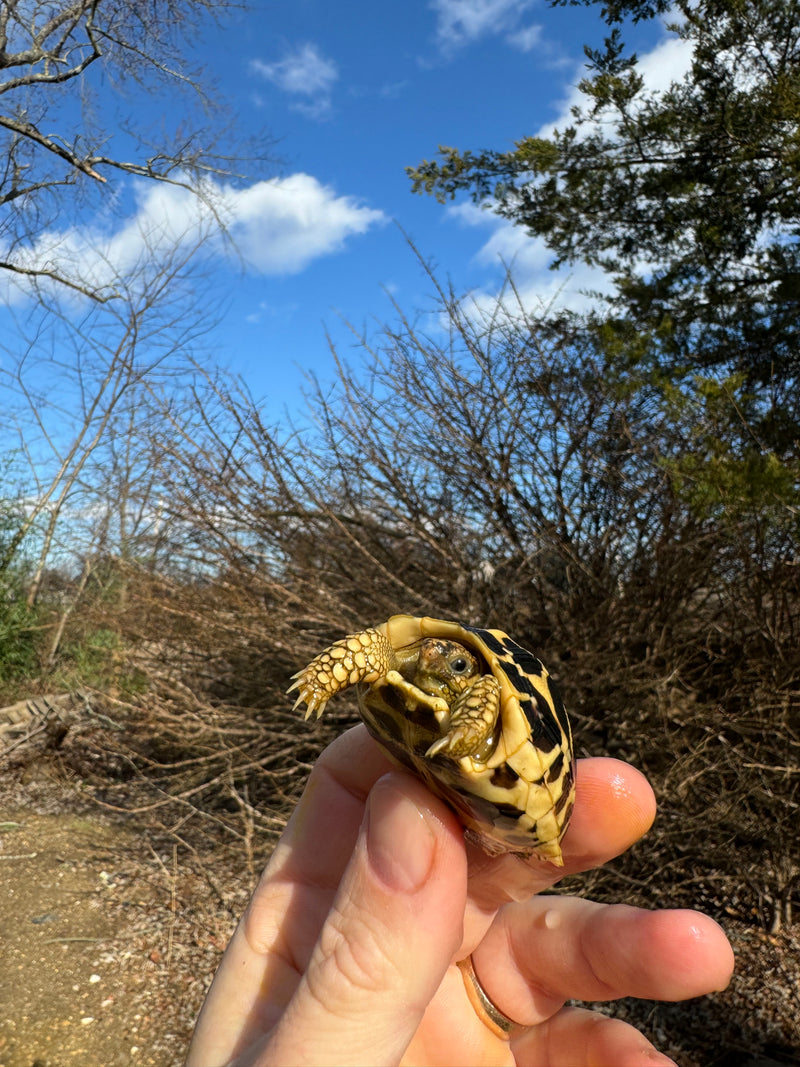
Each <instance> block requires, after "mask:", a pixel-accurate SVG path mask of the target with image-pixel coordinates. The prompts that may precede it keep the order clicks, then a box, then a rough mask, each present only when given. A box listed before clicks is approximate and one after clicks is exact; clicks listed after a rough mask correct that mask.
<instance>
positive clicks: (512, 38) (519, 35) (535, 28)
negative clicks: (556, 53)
mask: <svg viewBox="0 0 800 1067" xmlns="http://www.w3.org/2000/svg"><path fill="white" fill-rule="evenodd" d="M506 40H507V41H508V43H509V44H510V45H511V46H512V47H513V48H516V49H518V51H520V52H532V51H533V50H534V48H536V47H537V46H538V45H540V44H541V43H542V27H541V26H540V25H539V24H538V23H532V24H531V25H530V26H523V27H522V28H521V29H519V30H515V31H514V32H513V33H510V34H509V35H508V37H507V38H506Z"/></svg>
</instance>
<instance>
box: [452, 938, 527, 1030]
mask: <svg viewBox="0 0 800 1067" xmlns="http://www.w3.org/2000/svg"><path fill="white" fill-rule="evenodd" d="M457 966H458V969H459V970H460V971H461V976H462V978H463V979H464V987H465V989H466V991H467V996H468V997H469V1002H470V1004H471V1005H472V1007H473V1009H474V1011H475V1014H476V1015H477V1016H478V1018H479V1019H480V1021H481V1022H482V1023H483V1025H484V1026H487V1027H488V1028H489V1029H490V1030H491V1031H492V1033H493V1034H494V1035H495V1037H500V1038H502V1039H503V1040H504V1041H508V1040H509V1038H510V1037H511V1031H512V1030H517V1029H519V1028H520V1026H521V1023H516V1022H514V1020H513V1019H509V1017H508V1016H507V1015H506V1014H505V1013H504V1012H502V1011H500V1009H499V1008H498V1006H497V1005H496V1004H495V1002H494V1001H493V1000H492V998H491V997H490V996H489V994H488V993H487V992H486V990H485V989H484V988H483V986H482V985H481V983H480V981H479V979H478V976H477V974H475V968H474V966H473V964H472V956H467V958H466V959H465V960H459V961H458V964H457Z"/></svg>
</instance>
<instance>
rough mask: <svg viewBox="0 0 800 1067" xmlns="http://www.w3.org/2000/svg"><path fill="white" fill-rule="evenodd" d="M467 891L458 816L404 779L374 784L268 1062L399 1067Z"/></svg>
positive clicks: (452, 941)
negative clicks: (350, 857) (354, 842)
mask: <svg viewBox="0 0 800 1067" xmlns="http://www.w3.org/2000/svg"><path fill="white" fill-rule="evenodd" d="M466 891H467V866H466V857H465V853H464V844H463V835H462V831H461V830H460V828H459V827H458V824H457V823H456V821H455V819H454V817H453V815H452V814H451V813H450V812H449V811H448V809H447V808H445V806H444V805H443V804H441V802H440V801H438V800H436V799H435V798H434V797H433V796H431V794H430V793H429V792H428V791H427V790H426V789H425V787H424V786H423V785H422V783H420V782H418V781H417V780H416V779H414V778H412V777H411V776H410V775H407V774H401V773H391V774H387V775H385V776H384V777H383V778H380V779H379V780H378V781H377V782H376V783H375V785H374V786H373V788H372V790H371V792H370V795H369V798H368V801H367V807H366V814H365V816H364V821H363V823H362V825H361V829H360V833H359V837H358V841H357V843H356V847H355V850H354V852H353V856H352V859H351V861H350V864H349V866H348V868H347V870H346V871H345V873H344V876H343V878H342V881H341V884H340V886H339V890H338V893H337V895H336V898H335V900H334V903H333V906H332V908H331V911H330V913H329V915H328V918H327V920H326V922H325V924H324V926H323V929H322V932H321V934H320V936H319V940H318V941H317V944H316V946H315V948H314V951H313V953H312V956H311V960H310V963H309V966H308V968H307V970H306V973H305V975H304V976H303V979H302V980H301V982H300V984H299V986H298V987H297V991H296V992H295V995H294V997H293V998H292V1000H291V1002H290V1004H289V1005H288V1007H287V1009H286V1011H285V1013H284V1015H283V1017H282V1018H281V1020H280V1022H279V1023H278V1025H277V1027H276V1028H275V1030H273V1032H272V1035H271V1038H270V1042H269V1051H268V1062H270V1063H276V1064H281V1063H282V1064H286V1063H296V1064H304V1065H311V1064H354V1065H355V1064H373V1065H388V1064H397V1063H399V1062H400V1059H401V1057H402V1055H403V1053H404V1051H405V1049H406V1047H407V1046H408V1044H409V1042H410V1041H411V1039H412V1037H413V1036H414V1034H415V1033H416V1031H417V1028H418V1026H419V1024H420V1022H421V1020H422V1016H423V1014H424V1013H425V1009H426V1008H427V1007H428V1004H429V1003H430V1001H431V999H432V998H433V996H434V994H435V992H436V990H437V989H438V987H439V985H440V983H441V981H442V978H443V977H444V974H445V971H446V970H447V968H448V966H449V964H450V963H451V962H452V959H453V956H454V953H455V952H456V951H457V949H458V946H459V944H460V942H461V935H462V924H463V920H464V907H465V901H466Z"/></svg>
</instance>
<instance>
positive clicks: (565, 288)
mask: <svg viewBox="0 0 800 1067" xmlns="http://www.w3.org/2000/svg"><path fill="white" fill-rule="evenodd" d="M447 212H448V214H449V215H450V216H451V217H452V218H456V219H457V220H458V221H459V222H460V223H461V224H462V225H466V226H475V227H483V228H486V229H488V230H490V234H489V237H488V239H487V240H486V241H484V243H483V245H482V246H481V248H480V249H479V251H478V252H477V253H476V255H475V257H474V260H475V262H477V263H480V264H483V265H485V266H487V267H489V268H492V267H495V268H497V270H498V271H502V272H503V273H505V271H506V270H509V271H510V272H511V275H512V277H513V279H514V284H515V286H516V289H517V293H518V295H519V296H520V298H521V301H522V305H523V307H526V308H529V309H531V310H533V311H535V310H537V309H545V308H549V307H551V306H552V307H558V308H569V309H570V310H572V311H587V310H588V309H589V308H590V307H594V306H596V304H597V300H596V298H595V297H593V296H591V295H589V294H590V293H592V292H610V290H611V286H610V285H609V280H608V277H607V276H606V275H605V274H604V273H603V272H602V271H600V270H599V269H596V268H591V267H587V266H585V265H584V264H582V263H578V264H574V265H573V266H570V267H565V268H563V269H561V270H557V271H553V270H550V268H549V264H550V263H551V261H552V259H553V254H552V252H551V251H550V250H549V249H548V248H547V246H546V245H545V243H544V241H543V240H541V239H540V238H538V237H530V236H529V235H528V234H527V233H526V232H525V230H524V228H523V227H521V226H514V225H513V224H512V223H511V222H508V221H506V220H505V219H501V218H500V217H499V216H497V215H495V214H494V213H493V212H491V211H487V210H484V209H482V208H480V207H478V206H477V205H475V204H467V203H464V204H458V205H455V206H452V207H449V208H448V209H447ZM471 297H472V299H473V301H474V302H475V304H476V306H477V307H479V308H484V309H489V308H491V306H492V305H493V304H494V303H495V302H496V300H497V291H496V289H492V288H490V287H486V286H485V287H483V288H481V289H477V290H475V291H474V292H473V293H472V294H471Z"/></svg>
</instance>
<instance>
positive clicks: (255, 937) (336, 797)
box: [187, 726, 733, 1067]
mask: <svg viewBox="0 0 800 1067" xmlns="http://www.w3.org/2000/svg"><path fill="white" fill-rule="evenodd" d="M654 813H655V800H654V797H653V793H652V790H651V789H650V787H649V785H648V784H647V782H646V780H645V779H644V778H643V777H642V775H641V774H639V772H638V771H635V770H634V769H633V768H632V767H630V766H628V765H627V764H624V763H620V762H618V761H616V760H610V759H590V760H581V761H580V767H579V770H578V778H577V798H576V804H575V811H574V813H573V817H572V822H571V824H570V829H569V832H568V834H567V836H566V837H565V839H564V842H563V851H564V864H565V865H564V867H563V868H555V867H553V866H552V865H551V864H548V863H544V862H541V861H538V860H535V859H534V860H531V861H529V862H522V861H520V860H519V859H518V858H517V857H514V856H503V857H495V858H491V857H488V856H486V855H485V854H484V853H482V852H481V851H480V850H479V849H472V848H471V847H470V846H465V844H464V837H463V832H462V829H461V827H460V825H459V824H458V822H457V820H456V818H455V816H454V815H453V813H452V812H451V811H450V810H449V808H447V807H446V806H445V805H444V804H442V803H441V802H440V801H439V800H437V799H436V798H435V797H434V796H432V795H431V794H430V793H429V792H428V791H427V790H426V789H425V787H424V786H423V785H422V783H421V782H419V781H418V780H417V779H416V778H414V777H412V776H411V775H409V774H406V773H405V772H401V771H398V770H396V769H395V768H394V767H393V765H391V764H390V763H389V762H388V760H387V759H386V757H385V756H384V755H383V754H382V753H381V751H380V749H379V748H378V747H377V745H376V744H375V743H374V742H373V741H372V740H371V738H370V737H369V735H368V734H367V732H366V730H365V729H364V727H363V726H357V727H355V728H354V729H353V730H351V731H349V732H348V733H347V734H345V735H344V736H342V737H340V738H338V739H337V740H336V741H335V742H334V743H333V744H332V745H330V746H329V747H328V748H327V749H326V750H325V752H324V753H323V754H322V756H321V757H320V759H319V760H318V761H317V764H316V766H315V767H314V770H313V772H312V774H311V776H310V778H309V782H308V785H307V787H306V790H305V793H304V794H303V797H302V799H301V800H300V802H299V804H298V805H297V808H296V810H295V812H294V814H293V815H292V818H291V820H290V822H289V825H288V826H287V828H286V831H285V833H284V835H283V837H282V838H281V840H280V841H279V843H278V845H277V847H276V849H275V852H274V854H273V856H272V858H271V860H270V862H269V864H268V866H267V868H266V870H265V872H264V874H263V876H262V878H261V881H260V883H259V885H258V887H257V889H256V891H255V893H254V895H253V898H252V900H251V902H250V905H249V906H248V908H247V911H246V912H245V914H244V916H243V918H242V921H241V922H240V924H239V926H238V928H237V930H236V932H235V934H234V936H233V938H232V940H231V942H230V945H229V946H228V948H227V950H226V952H225V956H224V958H223V960H222V962H221V964H220V967H219V970H218V972H217V974H216V977H215V978H214V982H213V984H212V986H211V989H210V991H209V994H208V997H207V999H206V1003H205V1005H204V1007H203V1010H202V1012H201V1014H200V1018H199V1020H198V1023H197V1028H196V1030H195V1034H194V1038H193V1040H192V1043H191V1046H190V1050H189V1056H188V1060H187V1064H188V1065H189V1067H191V1065H197V1067H212V1065H214V1064H223V1063H225V1064H236V1065H239V1067H256V1065H267V1064H276V1065H285V1064H307V1065H312V1064H381V1065H383V1064H400V1063H403V1064H411V1063H415V1064H474V1063H483V1064H535V1065H537V1067H543V1065H553V1067H556V1065H560V1064H563V1065H568V1067H579V1065H582V1064H586V1065H587V1067H588V1065H589V1064H592V1065H602V1064H609V1065H614V1067H639V1065H644V1064H652V1065H657V1064H669V1063H671V1062H672V1061H671V1060H669V1059H668V1058H667V1057H665V1056H662V1055H661V1054H660V1053H659V1052H657V1050H656V1049H655V1048H653V1046H652V1045H651V1044H650V1043H649V1042H648V1041H647V1040H646V1039H645V1038H644V1037H643V1036H642V1035H641V1034H639V1032H638V1031H637V1030H635V1029H634V1028H633V1027H631V1026H629V1025H628V1024H627V1023H624V1022H621V1021H619V1020H615V1019H609V1018H607V1017H605V1016H603V1015H599V1014H597V1013H595V1012H592V1011H587V1010H585V1009H581V1008H573V1007H565V1006H564V1003H565V1001H566V1000H570V999H577V1000H588V1001H600V1000H612V999H615V998H618V997H622V996H634V997H646V998H648V999H657V1000H682V999H684V998H688V997H694V996H698V995H700V994H702V993H706V992H710V991H712V990H715V989H722V988H724V987H725V986H726V985H727V983H728V981H729V979H730V975H731V972H732V969H733V955H732V952H731V949H730V946H729V945H728V942H727V940H726V938H725V935H724V934H723V932H722V930H721V929H720V928H719V927H718V926H717V925H716V923H714V922H713V921H712V920H711V919H709V918H707V917H706V916H704V915H701V914H699V913H698V912H692V911H655V912H650V911H645V910H642V909H638V908H631V907H627V906H625V905H603V904H596V903H593V902H591V901H586V900H582V899H580V898H577V897H565V896H535V895H534V894H536V893H539V892H540V891H541V890H543V889H546V888H548V887H549V886H551V885H553V884H554V883H555V882H557V881H558V880H559V878H561V877H562V876H563V875H564V874H572V873H575V872H577V871H582V870H588V869H589V868H591V867H596V866H599V865H600V864H602V863H605V862H606V861H607V860H609V859H611V858H612V857H613V856H615V855H618V854H619V853H620V852H623V851H624V850H625V849H626V848H628V847H629V846H630V845H631V844H632V843H633V842H634V841H636V840H637V839H638V838H639V837H640V836H641V835H642V834H643V833H645V832H646V831H647V829H648V827H649V826H650V824H651V822H652V819H653V816H654ZM470 955H471V957H472V960H473V963H474V967H475V971H476V972H477V974H478V975H479V977H480V982H481V985H482V986H483V988H484V989H485V991H486V993H487V994H488V996H489V997H490V998H491V1000H492V1001H493V1002H494V1004H495V1005H496V1006H497V1007H498V1008H499V1009H500V1010H501V1012H502V1013H504V1014H505V1015H507V1016H509V1017H510V1018H512V1019H513V1020H515V1022H516V1023H517V1024H519V1025H518V1026H517V1027H516V1028H515V1029H514V1030H513V1031H512V1033H511V1035H510V1039H505V1038H502V1037H499V1036H496V1035H495V1034H494V1033H493V1032H492V1031H491V1030H490V1029H489V1028H488V1027H487V1026H486V1025H485V1022H484V1020H483V1019H482V1018H481V1017H480V1015H479V1014H478V1013H476V1011H475V1009H474V1008H473V1007H472V1004H471V1003H470V1000H469V998H468V996H467V989H466V986H465V982H464V980H463V977H462V973H461V970H459V968H458V967H457V966H456V961H459V960H463V959H465V958H466V957H468V956H470Z"/></svg>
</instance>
